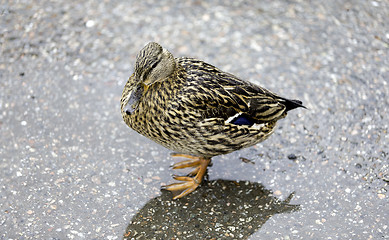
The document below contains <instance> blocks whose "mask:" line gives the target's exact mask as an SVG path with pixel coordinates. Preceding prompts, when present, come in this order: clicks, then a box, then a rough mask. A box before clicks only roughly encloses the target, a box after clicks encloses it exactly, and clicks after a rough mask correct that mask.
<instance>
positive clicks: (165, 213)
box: [124, 180, 299, 239]
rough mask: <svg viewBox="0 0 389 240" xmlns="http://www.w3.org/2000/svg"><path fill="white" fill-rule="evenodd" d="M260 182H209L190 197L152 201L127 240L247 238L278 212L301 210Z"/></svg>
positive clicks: (136, 219)
mask: <svg viewBox="0 0 389 240" xmlns="http://www.w3.org/2000/svg"><path fill="white" fill-rule="evenodd" d="M292 197H293V194H290V195H289V197H288V198H287V199H286V200H284V201H281V200H279V199H277V198H276V197H274V196H273V194H272V192H271V191H270V190H267V189H265V188H264V186H263V185H261V184H259V183H251V182H246V181H241V182H235V181H228V180H214V181H207V182H205V183H204V185H203V186H202V187H200V188H198V189H197V190H196V191H195V192H193V193H191V194H189V195H188V196H186V197H184V198H182V199H179V200H172V196H171V194H170V193H169V192H166V191H163V192H162V195H161V196H159V197H156V198H154V199H152V200H150V201H149V202H148V203H147V204H146V205H145V206H144V207H143V208H142V209H141V210H140V211H139V212H138V213H137V214H136V215H135V216H134V217H133V218H132V220H131V222H130V224H129V225H128V227H127V229H126V232H125V234H124V239H176V238H179V239H232V238H233V239H235V238H236V239H246V238H248V237H249V236H250V235H251V234H253V233H254V232H255V231H257V230H258V229H259V228H260V227H261V226H262V225H263V224H264V223H265V222H266V221H267V220H268V219H269V218H270V217H271V216H273V215H274V214H277V213H284V212H292V211H297V210H299V205H292V204H289V202H290V200H291V198H292Z"/></svg>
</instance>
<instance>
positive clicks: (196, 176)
mask: <svg viewBox="0 0 389 240" xmlns="http://www.w3.org/2000/svg"><path fill="white" fill-rule="evenodd" d="M172 156H174V157H185V158H188V159H189V160H186V161H182V162H179V163H176V164H174V165H173V169H181V168H187V167H196V169H195V170H194V171H192V172H191V173H190V174H189V175H188V176H173V178H174V179H175V180H178V181H183V182H182V183H173V184H170V185H167V186H164V187H163V189H165V190H168V191H171V192H172V193H173V195H175V196H174V197H173V199H177V198H181V197H184V196H186V195H188V194H189V193H191V192H193V191H194V190H195V189H196V188H197V187H198V186H199V185H200V184H201V182H202V181H203V178H204V175H205V173H206V172H207V167H208V165H209V163H210V162H211V159H210V158H202V157H194V156H191V155H185V154H172ZM176 193H179V194H177V195H176Z"/></svg>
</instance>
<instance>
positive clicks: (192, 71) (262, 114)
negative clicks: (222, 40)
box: [182, 59, 302, 126]
mask: <svg viewBox="0 0 389 240" xmlns="http://www.w3.org/2000/svg"><path fill="white" fill-rule="evenodd" d="M183 62H184V63H183V64H182V65H183V67H184V68H185V70H186V72H187V78H188V83H189V85H188V86H187V89H186V90H188V92H189V94H188V95H187V99H188V106H189V107H190V108H191V109H195V110H197V111H201V113H202V115H203V117H204V119H207V118H222V119H224V120H225V122H227V123H231V124H236V125H250V126H251V125H253V124H255V123H266V122H271V121H276V120H278V119H280V118H282V117H284V116H285V113H286V112H287V111H288V110H290V109H293V108H296V107H300V106H302V105H301V102H299V101H296V100H288V99H285V98H281V97H278V96H277V95H276V94H274V93H272V92H270V91H268V90H266V89H264V88H261V87H259V86H256V85H254V84H252V83H250V82H247V81H244V80H241V79H239V78H237V77H235V76H234V75H232V74H229V73H226V72H223V71H221V70H219V69H218V68H216V67H214V66H212V65H210V64H207V63H204V62H202V61H199V60H195V59H187V60H185V61H183Z"/></svg>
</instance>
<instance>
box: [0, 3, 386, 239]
mask: <svg viewBox="0 0 389 240" xmlns="http://www.w3.org/2000/svg"><path fill="white" fill-rule="evenodd" d="M0 3H1V4H0V45H1V56H0V136H1V138H0V182H1V188H0V211H1V214H0V239H121V238H123V236H126V237H127V238H128V239H131V238H137V239H151V238H152V236H154V238H155V239H172V237H175V238H174V239H196V238H199V236H200V237H201V236H203V237H204V236H205V238H206V236H213V237H214V238H216V239H242V238H247V239H389V201H388V199H389V193H388V183H389V135H388V125H389V121H388V120H389V117H388V115H389V111H388V106H389V100H388V98H389V86H388V84H389V83H388V79H389V57H388V50H389V18H388V16H389V3H388V1H378V0H377V1H362V0H356V1H281V0H276V1H270V0H269V1H252V2H251V3H250V2H247V1H231V3H228V4H227V3H224V1H209V2H205V1H204V2H203V1H157V0H155V1H151V0H150V1H118V0H116V1H74V0H71V1H62V2H60V1H7V0H6V1H4V0H3V1H0ZM149 41H156V42H159V43H160V44H161V45H162V46H164V47H166V48H167V49H169V50H170V51H171V52H172V53H173V54H174V55H175V56H177V57H178V56H190V57H196V58H199V59H202V60H205V61H207V62H209V63H211V64H213V65H215V66H217V67H219V68H221V69H222V70H224V71H228V72H231V73H233V74H235V75H237V76H239V77H241V78H244V79H247V80H250V81H252V82H254V83H257V84H260V85H262V86H264V87H266V88H268V89H269V90H272V91H274V92H276V93H279V94H280V95H282V96H285V97H290V98H296V99H300V100H302V101H303V102H304V104H305V105H306V106H307V107H308V110H304V109H298V110H295V111H293V112H290V114H289V115H288V117H287V118H286V119H284V120H281V121H280V122H279V125H278V129H277V131H276V132H275V134H274V135H273V136H271V137H270V138H269V139H268V140H267V141H265V142H263V143H261V144H258V145H256V146H254V147H251V148H248V149H243V150H241V151H237V152H234V153H231V154H229V155H224V156H218V157H215V158H214V159H213V166H212V167H211V168H210V169H209V181H206V182H205V184H204V185H203V186H202V187H201V188H200V189H199V191H197V192H196V193H194V194H192V195H190V196H189V197H187V198H185V199H182V200H178V201H172V200H171V199H170V195H169V193H166V192H161V191H160V190H159V189H160V186H161V185H164V184H167V183H170V182H172V179H171V174H173V173H177V171H173V170H172V169H170V168H169V166H170V165H171V164H172V163H174V160H173V159H171V157H170V155H169V154H170V151H169V150H167V149H165V148H163V147H161V146H159V145H157V144H155V143H153V142H151V141H150V140H148V139H146V138H144V137H142V136H140V135H138V134H137V133H135V132H134V131H132V130H130V129H129V128H128V127H127V126H126V125H125V124H124V122H123V121H122V119H121V114H120V106H119V105H120V104H119V100H120V96H121V91H122V89H123V86H124V84H125V82H126V80H127V78H128V77H129V76H130V74H131V73H132V71H133V66H134V62H135V57H136V54H137V53H138V51H139V50H140V49H141V48H142V47H143V46H144V45H145V44H146V43H147V42H149ZM242 195H243V196H245V197H242ZM256 204H258V205H256ZM212 206H214V207H212ZM258 209H259V210H258ZM260 210H263V211H260ZM145 216H147V217H145ZM199 234H204V235H199ZM142 236H143V237H142Z"/></svg>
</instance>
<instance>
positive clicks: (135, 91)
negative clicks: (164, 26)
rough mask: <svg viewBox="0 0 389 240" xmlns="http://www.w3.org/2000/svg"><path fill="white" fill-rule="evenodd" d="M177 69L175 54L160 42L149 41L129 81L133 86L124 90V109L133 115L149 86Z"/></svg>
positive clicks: (138, 57)
mask: <svg viewBox="0 0 389 240" xmlns="http://www.w3.org/2000/svg"><path fill="white" fill-rule="evenodd" d="M175 70H176V61H175V60H174V57H173V55H172V54H171V53H170V52H169V51H168V50H166V49H165V48H163V47H161V45H159V44H158V43H155V42H150V43H148V44H147V45H146V46H145V47H144V48H143V49H142V50H140V52H139V54H138V56H137V57H136V63H135V70H134V75H133V76H132V77H130V79H129V81H128V82H127V84H129V86H131V87H129V88H128V91H125V92H123V95H124V96H123V97H122V98H123V106H124V111H125V112H126V113H127V114H128V115H131V114H132V113H133V112H134V111H135V110H136V109H137V108H138V105H139V101H140V99H141V98H142V96H143V94H144V93H145V92H146V91H147V90H148V88H149V87H150V86H151V85H152V84H154V83H156V82H161V81H164V80H165V79H166V78H167V77H169V76H170V75H172V74H173V72H174V71H175Z"/></svg>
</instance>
